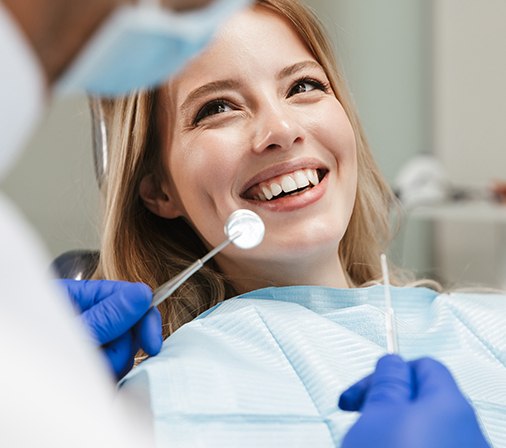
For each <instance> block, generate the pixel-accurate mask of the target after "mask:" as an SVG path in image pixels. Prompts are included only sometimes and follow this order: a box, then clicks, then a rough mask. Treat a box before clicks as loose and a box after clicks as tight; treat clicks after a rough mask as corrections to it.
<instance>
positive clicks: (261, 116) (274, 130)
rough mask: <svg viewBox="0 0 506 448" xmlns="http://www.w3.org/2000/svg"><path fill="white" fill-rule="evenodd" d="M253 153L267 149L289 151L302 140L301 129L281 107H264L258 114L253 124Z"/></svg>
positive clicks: (287, 111)
mask: <svg viewBox="0 0 506 448" xmlns="http://www.w3.org/2000/svg"><path fill="white" fill-rule="evenodd" d="M255 126H256V129H255V137H254V141H253V151H255V152H257V153H261V152H263V151H265V150H269V149H281V150H289V149H291V148H292V147H293V145H294V144H295V143H297V142H302V140H303V139H304V132H303V128H302V126H301V125H300V123H299V122H298V121H297V118H296V117H295V116H294V115H293V114H291V113H290V111H289V110H286V109H285V108H284V107H283V105H272V104H269V105H265V106H264V107H262V108H261V110H259V112H258V116H257V120H256V123H255Z"/></svg>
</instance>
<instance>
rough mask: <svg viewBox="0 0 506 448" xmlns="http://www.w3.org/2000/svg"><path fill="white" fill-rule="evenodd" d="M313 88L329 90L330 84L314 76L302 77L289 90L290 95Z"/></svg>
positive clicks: (309, 90)
mask: <svg viewBox="0 0 506 448" xmlns="http://www.w3.org/2000/svg"><path fill="white" fill-rule="evenodd" d="M313 90H320V91H322V92H328V90H329V85H328V84H326V83H323V82H321V81H318V80H316V79H312V78H302V79H299V80H297V81H296V82H295V83H294V84H293V85H292V86H291V87H290V90H289V91H288V95H287V96H288V97H291V96H294V95H299V94H304V93H308V92H311V91H313Z"/></svg>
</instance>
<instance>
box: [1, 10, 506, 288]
mask: <svg viewBox="0 0 506 448" xmlns="http://www.w3.org/2000/svg"><path fill="white" fill-rule="evenodd" d="M306 3H307V4H308V5H310V6H311V7H312V8H314V10H315V11H317V13H318V15H319V16H320V17H321V18H322V21H323V22H324V24H325V25H326V27H327V29H328V30H329V32H330V35H331V37H332V39H333V41H334V44H335V49H336V54H337V56H338V59H339V61H340V63H341V65H342V67H343V69H344V73H345V75H346V78H347V80H348V83H349V86H350V88H351V91H352V94H353V97H354V100H355V103H356V105H357V108H358V110H359V113H360V115H361V117H362V121H363V124H364V126H365V129H366V132H367V135H368V138H369V141H370V144H371V146H372V150H373V152H374V154H375V157H376V160H377V161H378V164H379V166H380V168H381V170H382V171H383V173H384V174H385V176H386V178H387V180H388V181H389V182H390V183H391V185H392V186H393V187H395V188H396V189H397V190H398V191H399V192H400V193H401V199H403V200H405V207H404V208H405V213H404V214H403V218H402V225H401V227H400V228H399V230H398V232H397V236H396V240H395V242H394V245H393V247H392V251H391V254H390V256H391V258H392V259H393V260H394V261H395V262H396V263H398V264H400V265H402V266H404V267H406V268H409V269H413V270H415V272H416V273H417V275H419V276H428V277H430V278H436V279H438V280H440V281H442V282H443V284H444V285H446V286H448V287H455V286H473V285H480V286H483V285H486V286H492V287H506V205H499V204H498V203H497V202H496V201H494V200H492V199H491V196H490V185H491V184H492V182H493V181H495V180H506V126H505V125H504V121H505V120H506V87H505V86H504V80H505V79H506V54H505V51H504V42H505V41H506V27H504V17H506V2H505V1H504V0H487V1H486V2H483V1H480V0H382V1H381V2H378V1H377V0H306ZM91 141H92V139H91V121H90V116H89V111H88V105H87V101H86V98H84V97H82V98H79V97H77V98H71V99H58V100H53V103H52V104H51V107H50V108H49V109H48V112H47V114H46V116H45V117H44V120H43V122H42V123H41V125H40V127H39V129H38V131H37V132H36V134H35V135H34V136H33V138H32V139H31V141H30V143H29V145H28V149H27V150H26V151H25V153H24V155H23V156H22V158H21V159H20V160H19V162H18V164H17V165H16V167H15V169H14V170H13V171H11V173H10V175H9V176H8V177H7V178H6V179H5V180H4V181H3V182H2V183H1V184H0V187H1V188H2V190H4V191H5V192H6V193H7V194H8V195H9V196H10V197H11V198H12V199H13V200H14V201H15V202H16V203H17V204H18V205H19V207H20V208H21V209H22V211H23V213H24V214H25V215H26V217H27V218H28V220H29V221H31V222H32V223H33V225H34V227H35V228H36V229H37V230H38V232H39V234H40V235H41V237H42V239H43V240H44V242H45V243H46V245H47V248H48V250H49V252H50V254H52V256H56V255H59V254H61V253H62V252H65V251H67V250H70V249H78V248H97V247H98V245H99V235H100V199H99V193H98V187H97V183H96V181H95V175H94V169H93V157H92V149H91ZM408 190H409V191H408ZM408 199H409V201H407V200H408ZM406 201H407V202H406Z"/></svg>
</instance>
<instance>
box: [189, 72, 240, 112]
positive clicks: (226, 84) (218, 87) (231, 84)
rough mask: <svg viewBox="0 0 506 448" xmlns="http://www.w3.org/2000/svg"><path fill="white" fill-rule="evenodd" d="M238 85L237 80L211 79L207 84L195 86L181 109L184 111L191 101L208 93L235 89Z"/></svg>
mask: <svg viewBox="0 0 506 448" xmlns="http://www.w3.org/2000/svg"><path fill="white" fill-rule="evenodd" d="M238 87H239V82H238V81H235V80H232V79H223V80H219V81H213V82H210V83H208V84H204V85H203V86H200V87H197V88H196V89H195V90H192V91H191V92H190V93H189V94H188V96H187V97H186V98H185V100H184V102H183V104H182V105H181V111H182V112H184V111H185V110H186V109H188V108H189V107H190V105H191V103H193V102H194V101H196V100H198V99H199V98H202V97H204V96H206V95H208V94H210V93H216V92H220V91H223V90H232V89H237V88H238Z"/></svg>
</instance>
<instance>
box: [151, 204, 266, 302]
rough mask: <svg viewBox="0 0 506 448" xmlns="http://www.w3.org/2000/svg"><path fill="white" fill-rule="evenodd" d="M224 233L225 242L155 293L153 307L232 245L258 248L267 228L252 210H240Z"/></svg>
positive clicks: (230, 220)
mask: <svg viewBox="0 0 506 448" xmlns="http://www.w3.org/2000/svg"><path fill="white" fill-rule="evenodd" d="M224 231H225V235H226V236H227V239H226V240H225V241H223V242H222V243H221V244H219V245H218V246H216V247H215V248H214V249H213V250H211V251H210V252H209V253H207V254H206V255H205V256H204V257H202V258H199V259H198V260H197V261H196V262H195V263H193V264H192V265H191V266H189V267H188V268H186V269H185V270H184V271H182V272H180V273H179V274H178V275H176V276H175V277H174V278H171V279H170V280H169V281H168V282H166V283H164V284H163V285H161V286H159V287H158V288H157V289H156V290H155V291H154V293H153V300H152V303H151V306H153V307H154V306H158V305H160V303H162V302H163V301H164V300H165V299H167V298H168V297H170V296H171V295H172V294H173V293H174V291H175V290H176V289H177V288H179V287H180V286H181V285H182V284H183V283H184V282H185V281H186V280H188V279H189V278H190V277H191V276H192V275H193V274H195V272H197V271H198V270H199V269H200V268H202V266H204V263H205V262H206V261H209V260H210V259H211V258H213V257H214V256H215V255H216V254H217V253H219V252H221V251H222V250H223V249H225V247H227V246H228V245H229V244H230V243H234V244H235V245H236V246H237V247H239V248H240V249H252V248H253V247H256V246H258V245H259V244H260V243H261V242H262V240H263V239H264V234H265V226H264V223H263V221H262V219H261V218H260V216H258V215H257V214H256V213H254V212H252V211H251V210H246V209H239V210H236V211H235V212H233V213H232V214H231V215H230V216H229V217H228V219H227V222H226V223H225V229H224Z"/></svg>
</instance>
